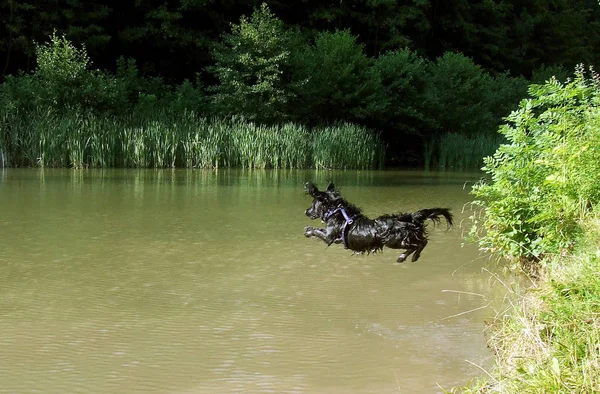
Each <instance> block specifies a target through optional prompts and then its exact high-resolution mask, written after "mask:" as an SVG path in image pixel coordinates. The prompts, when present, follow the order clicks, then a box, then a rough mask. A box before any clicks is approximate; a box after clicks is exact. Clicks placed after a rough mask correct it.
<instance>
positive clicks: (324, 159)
mask: <svg viewBox="0 0 600 394" xmlns="http://www.w3.org/2000/svg"><path fill="white" fill-rule="evenodd" d="M0 151H2V152H3V153H4V156H5V160H6V165H7V166H15V167H32V166H40V167H73V168H86V167H98V168H104V167H135V168H148V167H154V168H162V167H188V168H219V167H241V168H310V167H314V168H337V169H368V168H377V167H381V166H382V165H383V155H384V146H383V144H382V142H381V141H380V139H379V138H378V136H377V135H375V134H374V133H372V132H371V131H369V130H367V129H366V128H364V127H360V126H355V125H352V124H338V125H336V126H332V127H327V128H315V129H308V128H307V127H304V126H301V125H297V124H293V123H286V124H282V125H277V126H263V125H259V124H255V123H253V122H249V121H246V120H244V119H241V118H228V119H216V118H215V119H207V118H202V117H198V116H196V115H195V114H193V113H177V114H176V113H170V112H159V113H156V114H144V115H143V116H139V115H135V114H133V115H129V116H119V117H115V116H110V117H105V116H96V115H92V114H81V113H77V112H66V113H62V114H57V113H54V112H52V111H38V112H35V113H33V114H32V113H28V114H26V115H14V114H5V115H3V116H0Z"/></svg>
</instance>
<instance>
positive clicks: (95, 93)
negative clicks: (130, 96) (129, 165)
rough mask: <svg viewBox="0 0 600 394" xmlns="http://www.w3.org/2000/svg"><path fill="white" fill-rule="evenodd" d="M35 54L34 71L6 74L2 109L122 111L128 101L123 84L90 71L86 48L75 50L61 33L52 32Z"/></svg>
mask: <svg viewBox="0 0 600 394" xmlns="http://www.w3.org/2000/svg"><path fill="white" fill-rule="evenodd" d="M36 55H37V67H36V69H35V71H34V72H33V74H20V75H17V76H9V77H7V78H6V81H5V83H3V84H2V86H1V87H0V101H1V106H2V107H3V108H4V110H7V111H19V112H22V111H34V110H36V109H38V108H42V109H52V110H57V111H63V110H70V109H74V108H83V109H89V110H93V111H97V112H106V111H109V112H116V111H123V110H124V105H126V103H127V100H126V96H125V90H124V88H123V85H122V84H121V83H119V80H118V79H116V78H115V77H114V76H112V75H110V74H108V73H104V72H101V71H97V70H96V71H94V70H90V65H91V62H90V60H89V58H88V56H87V54H86V51H85V48H81V49H78V48H76V47H75V46H73V44H71V42H69V40H67V39H66V38H65V37H64V36H63V37H57V36H56V34H55V33H53V34H52V35H51V36H50V40H49V41H48V42H47V43H44V44H41V45H38V46H37V50H36Z"/></svg>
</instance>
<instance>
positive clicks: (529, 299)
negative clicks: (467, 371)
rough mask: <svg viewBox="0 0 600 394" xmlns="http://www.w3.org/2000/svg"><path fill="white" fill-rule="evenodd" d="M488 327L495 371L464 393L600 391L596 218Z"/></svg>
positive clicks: (599, 256) (599, 249) (599, 276)
mask: <svg viewBox="0 0 600 394" xmlns="http://www.w3.org/2000/svg"><path fill="white" fill-rule="evenodd" d="M584 228H585V234H586V235H585V237H584V240H583V241H582V244H581V245H580V246H579V247H578V248H577V249H576V250H575V251H574V253H573V254H572V255H570V256H568V257H558V258H556V259H553V260H552V261H550V262H549V264H548V267H547V269H546V270H544V271H543V273H542V276H541V278H540V280H538V281H537V282H536V283H535V285H534V286H533V287H531V288H529V289H528V290H527V291H524V292H522V293H519V294H512V295H511V296H510V297H508V298H510V299H513V300H517V301H515V302H513V303H512V304H510V305H509V306H508V308H507V309H506V310H505V311H503V312H502V313H499V315H498V316H497V317H496V319H495V320H494V322H493V323H492V324H491V325H490V326H489V327H488V328H487V331H488V333H489V338H488V345H489V347H490V348H491V349H492V350H493V351H494V353H495V354H496V357H497V362H496V368H495V369H494V370H492V371H488V373H489V375H487V376H484V378H483V379H480V380H477V381H475V382H473V383H472V384H471V385H470V386H469V387H468V388H461V389H455V390H454V392H462V393H507V394H508V393H510V394H513V393H598V392H600V219H598V218H594V219H591V220H588V221H587V222H586V223H585V225H584Z"/></svg>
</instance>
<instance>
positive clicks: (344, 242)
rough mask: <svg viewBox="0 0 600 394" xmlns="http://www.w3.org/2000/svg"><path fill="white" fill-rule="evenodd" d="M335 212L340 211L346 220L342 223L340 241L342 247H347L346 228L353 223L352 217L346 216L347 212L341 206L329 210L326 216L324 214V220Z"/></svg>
mask: <svg viewBox="0 0 600 394" xmlns="http://www.w3.org/2000/svg"><path fill="white" fill-rule="evenodd" d="M337 212H342V215H343V216H344V219H345V220H346V221H345V222H344V224H343V225H342V243H343V244H344V249H348V241H347V240H346V228H347V227H348V225H349V224H352V223H354V220H353V218H351V217H350V216H348V214H347V213H346V210H345V209H344V208H341V207H340V208H336V209H334V210H333V211H331V212H329V213H328V214H327V216H325V220H327V219H329V218H330V217H331V216H332V215H334V214H336V213H337Z"/></svg>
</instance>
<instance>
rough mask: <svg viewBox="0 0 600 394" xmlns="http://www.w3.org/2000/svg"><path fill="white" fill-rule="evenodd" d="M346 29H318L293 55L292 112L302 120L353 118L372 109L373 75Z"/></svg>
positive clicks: (360, 46) (374, 75) (354, 38)
mask: <svg viewBox="0 0 600 394" xmlns="http://www.w3.org/2000/svg"><path fill="white" fill-rule="evenodd" d="M370 68H371V61H370V60H369V58H368V57H367V56H366V55H365V53H364V50H363V46H362V45H360V44H358V43H357V42H356V37H354V36H353V35H352V34H351V33H350V31H348V30H342V31H336V32H334V33H328V32H325V33H321V34H319V35H318V36H317V39H316V41H315V44H314V45H310V46H306V47H305V48H303V49H302V50H300V51H298V52H296V53H295V55H294V77H293V81H294V83H293V87H294V92H295V95H296V99H295V101H294V105H293V112H294V115H295V117H296V118H298V119H300V120H302V121H309V122H312V123H317V122H332V121H337V120H346V121H357V120H360V119H364V118H366V117H367V116H368V115H369V114H370V113H372V112H373V108H371V106H370V104H371V103H372V101H371V100H370V98H371V97H372V95H373V93H374V92H375V90H376V89H377V86H378V83H377V79H376V77H377V75H376V74H374V73H372V72H371V69H370Z"/></svg>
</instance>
